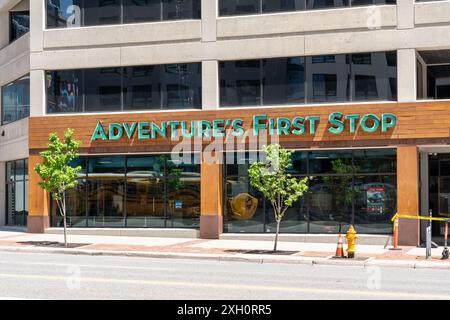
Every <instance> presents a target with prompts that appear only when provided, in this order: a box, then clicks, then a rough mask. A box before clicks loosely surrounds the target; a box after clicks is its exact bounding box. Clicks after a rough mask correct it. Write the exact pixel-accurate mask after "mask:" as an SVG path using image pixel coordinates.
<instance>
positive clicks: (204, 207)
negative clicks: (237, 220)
mask: <svg viewBox="0 0 450 320" xmlns="http://www.w3.org/2000/svg"><path fill="white" fill-rule="evenodd" d="M200 211H201V215H200V238H202V239H219V236H220V234H221V233H222V231H223V217H222V165H221V164H220V161H219V163H208V162H206V161H205V160H204V158H203V159H202V164H201V207H200Z"/></svg>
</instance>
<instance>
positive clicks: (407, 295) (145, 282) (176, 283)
mask: <svg viewBox="0 0 450 320" xmlns="http://www.w3.org/2000/svg"><path fill="white" fill-rule="evenodd" d="M0 278H5V279H27V280H50V281H67V279H68V277H66V276H51V275H37V274H12V273H10V274H7V273H0ZM81 282H92V283H116V284H128V285H154V286H178V287H193V288H214V289H242V290H262V291H279V292H299V293H317V294H325V295H327V294H328V295H329V294H336V295H339V296H341V297H346V295H354V296H360V297H361V296H365V297H380V298H387V297H390V298H396V299H398V298H400V297H404V298H406V299H431V300H433V299H443V300H450V295H448V294H428V293H408V292H389V291H378V290H377V291H363V290H351V289H348V290H347V289H318V288H297V287H277V286H264V285H247V284H225V283H195V282H186V281H161V280H133V279H114V278H93V277H82V278H81Z"/></svg>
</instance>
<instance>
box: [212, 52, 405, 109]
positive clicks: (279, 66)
mask: <svg viewBox="0 0 450 320" xmlns="http://www.w3.org/2000/svg"><path fill="white" fill-rule="evenodd" d="M219 81H220V83H219V84H220V105H221V106H222V107H233V106H263V105H285V104H304V103H328V102H349V101H372V100H397V54H396V52H376V53H364V54H361V53H358V54H338V55H325V56H312V57H290V58H271V59H262V60H243V61H242V60H241V61H222V62H220V64H219Z"/></svg>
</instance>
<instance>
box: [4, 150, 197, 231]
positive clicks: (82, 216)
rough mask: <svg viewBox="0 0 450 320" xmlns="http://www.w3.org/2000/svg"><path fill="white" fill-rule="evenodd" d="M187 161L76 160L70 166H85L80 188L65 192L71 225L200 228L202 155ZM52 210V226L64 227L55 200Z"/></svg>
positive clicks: (140, 158) (151, 158)
mask: <svg viewBox="0 0 450 320" xmlns="http://www.w3.org/2000/svg"><path fill="white" fill-rule="evenodd" d="M188 158H189V157H188ZM183 161H185V162H182V161H174V160H172V159H171V157H170V156H169V155H142V156H128V157H124V156H103V157H80V158H78V159H76V160H75V161H73V162H72V164H71V165H72V166H78V165H80V166H81V167H82V170H81V172H80V174H79V177H78V179H79V180H78V181H79V183H78V185H77V187H76V188H74V189H71V190H70V191H69V192H68V193H67V194H66V203H67V206H68V221H69V226H71V227H129V228H163V227H168V228H169V227H183V228H198V226H199V219H200V165H199V164H198V163H199V159H198V155H192V157H191V158H190V159H184V160H183ZM7 168H8V167H7ZM10 171H11V170H10ZM51 212H52V225H54V226H61V225H62V219H61V218H60V216H59V212H58V210H57V206H56V204H55V202H54V201H53V202H52V206H51Z"/></svg>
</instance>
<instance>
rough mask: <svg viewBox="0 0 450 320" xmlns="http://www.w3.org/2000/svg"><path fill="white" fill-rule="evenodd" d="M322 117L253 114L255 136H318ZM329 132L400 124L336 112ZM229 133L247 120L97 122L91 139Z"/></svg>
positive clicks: (240, 130) (388, 117)
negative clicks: (274, 116) (275, 116)
mask: <svg viewBox="0 0 450 320" xmlns="http://www.w3.org/2000/svg"><path fill="white" fill-rule="evenodd" d="M321 121H322V119H321V117H320V116H307V117H301V116H297V117H294V118H285V117H278V118H271V117H268V116H267V115H255V116H253V121H252V126H251V129H250V130H252V132H253V135H255V136H259V135H260V134H267V133H268V134H269V135H280V136H281V135H297V136H299V135H304V134H310V135H315V134H316V132H317V128H318V125H319V123H320V122H321ZM326 121H327V131H328V132H329V133H331V134H340V133H343V132H350V133H354V132H356V130H357V128H358V125H359V128H360V130H362V131H363V132H368V133H374V132H377V131H378V132H384V133H385V132H388V131H389V130H390V129H392V128H393V127H395V126H396V125H397V116H396V115H394V114H392V113H385V114H382V115H381V116H377V115H375V114H365V115H360V114H349V115H344V114H342V113H340V112H333V113H330V114H329V115H328V119H327V120H326ZM228 132H230V133H231V134H232V135H233V136H236V137H240V136H243V135H244V133H245V123H244V120H242V119H216V120H211V121H209V120H194V121H163V122H160V123H156V122H124V123H109V124H106V125H104V124H102V123H101V122H100V121H99V122H98V123H97V126H96V127H95V130H94V132H93V134H92V137H91V140H92V141H96V140H119V139H122V138H123V137H124V136H126V137H127V138H128V139H133V138H137V139H139V140H145V139H156V138H159V137H161V138H168V137H171V138H177V137H178V136H180V135H181V136H182V137H184V138H193V137H195V136H197V137H206V138H207V137H224V136H225V135H226V134H227V133H228Z"/></svg>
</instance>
